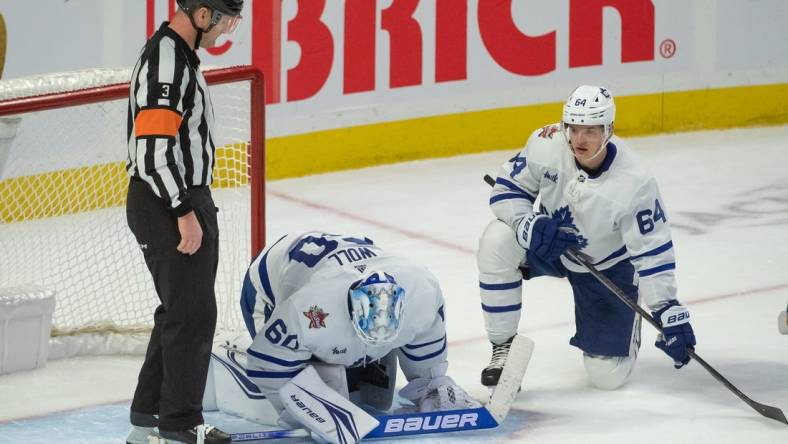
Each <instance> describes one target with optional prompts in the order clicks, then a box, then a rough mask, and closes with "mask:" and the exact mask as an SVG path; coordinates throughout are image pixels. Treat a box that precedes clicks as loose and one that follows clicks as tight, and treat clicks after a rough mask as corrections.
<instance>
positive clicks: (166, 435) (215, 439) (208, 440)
mask: <svg viewBox="0 0 788 444" xmlns="http://www.w3.org/2000/svg"><path fill="white" fill-rule="evenodd" d="M159 436H161V438H163V439H164V440H165V441H164V442H166V443H168V444H170V443H173V444H174V443H185V444H197V441H198V437H200V436H204V439H203V440H202V441H200V442H203V443H205V444H230V443H231V437H230V435H228V434H227V433H224V432H223V431H221V430H219V429H217V428H216V427H212V426H209V425H207V424H201V425H198V426H197V427H194V428H191V429H187V430H181V431H179V432H168V431H166V430H160V431H159ZM159 442H161V441H159Z"/></svg>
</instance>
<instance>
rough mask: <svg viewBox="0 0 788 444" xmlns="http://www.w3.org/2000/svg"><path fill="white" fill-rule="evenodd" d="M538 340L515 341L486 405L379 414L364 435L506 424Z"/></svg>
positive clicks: (258, 436)
mask: <svg viewBox="0 0 788 444" xmlns="http://www.w3.org/2000/svg"><path fill="white" fill-rule="evenodd" d="M533 350H534V342H533V341H532V340H531V339H529V338H527V337H525V336H521V335H516V336H515V337H514V340H513V341H512V346H511V348H510V351H509V356H508V357H507V358H506V363H505V364H504V366H503V370H502V371H501V377H500V379H499V381H498V385H497V386H496V388H495V390H494V391H493V394H492V396H491V397H490V402H488V403H487V405H486V406H484V407H477V408H473V409H461V410H442V411H435V412H423V413H404V414H395V415H382V416H376V417H375V419H377V420H378V421H379V422H380V425H378V427H376V428H375V429H374V430H372V431H371V432H369V433H368V434H366V435H365V436H364V438H363V439H370V438H391V437H394V436H409V435H426V434H430V433H446V432H460V431H469V430H482V429H492V428H495V427H498V426H499V425H500V424H501V423H503V421H504V419H506V416H507V415H508V413H509V410H510V409H511V407H512V402H514V398H515V396H516V395H517V392H518V391H519V390H520V385H521V383H522V381H523V377H524V376H525V371H526V370H527V368H528V362H529V361H530V360H531V353H533ZM231 436H232V442H245V441H259V440H265V439H280V438H301V437H308V436H310V433H309V431H308V430H305V429H292V430H269V431H264V432H249V433H235V434H232V435H231Z"/></svg>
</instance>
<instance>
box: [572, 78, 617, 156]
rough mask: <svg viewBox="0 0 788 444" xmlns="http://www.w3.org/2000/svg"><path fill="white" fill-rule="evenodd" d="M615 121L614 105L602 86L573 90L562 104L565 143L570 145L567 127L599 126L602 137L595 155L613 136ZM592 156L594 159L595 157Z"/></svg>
mask: <svg viewBox="0 0 788 444" xmlns="http://www.w3.org/2000/svg"><path fill="white" fill-rule="evenodd" d="M615 119H616V104H615V103H613V95H612V94H611V93H610V91H609V90H608V89H607V88H605V87H602V86H588V85H581V86H578V87H577V89H575V90H574V91H573V92H572V94H571V95H570V96H569V99H567V101H566V103H565V104H564V111H563V115H562V117H561V128H562V129H563V132H564V136H565V137H566V141H567V143H569V144H570V146H571V142H570V137H569V131H570V128H569V125H600V126H602V128H603V131H604V136H603V142H602V145H601V146H600V147H599V149H598V151H597V152H596V154H599V153H600V152H602V147H604V146H605V145H606V144H607V142H608V140H610V137H611V136H612V135H613V121H614V120H615ZM596 154H595V155H594V157H595V156H596Z"/></svg>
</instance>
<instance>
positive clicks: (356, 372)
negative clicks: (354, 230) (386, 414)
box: [214, 232, 480, 442]
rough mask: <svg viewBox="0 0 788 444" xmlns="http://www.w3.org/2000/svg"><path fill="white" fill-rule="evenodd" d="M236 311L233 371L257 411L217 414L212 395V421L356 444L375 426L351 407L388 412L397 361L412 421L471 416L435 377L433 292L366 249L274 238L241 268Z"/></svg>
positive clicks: (437, 306)
mask: <svg viewBox="0 0 788 444" xmlns="http://www.w3.org/2000/svg"><path fill="white" fill-rule="evenodd" d="M241 310H242V313H243V316H244V320H245V323H246V327H247V329H248V331H249V333H250V335H251V345H250V346H249V347H248V350H247V356H246V363H245V365H244V367H245V369H246V376H247V377H248V378H249V380H251V381H252V382H253V383H254V385H255V386H257V387H259V389H260V392H261V393H259V395H260V396H258V398H259V399H260V400H259V401H257V403H256V404H254V405H256V406H257V407H255V408H252V409H249V408H246V407H242V408H239V407H238V405H236V406H234V407H233V406H229V408H228V406H227V403H226V402H225V403H224V404H225V405H224V406H223V405H222V404H223V402H222V399H220V398H229V397H232V396H230V395H228V394H227V393H225V392H226V390H222V389H221V388H220V387H218V385H217V386H216V396H217V400H216V401H217V403H218V404H219V407H220V408H222V410H225V411H228V410H229V411H230V412H231V413H237V414H240V415H241V416H244V417H247V418H249V419H252V420H256V421H258V422H263V423H268V424H277V425H279V426H283V427H288V428H297V427H304V428H307V429H309V430H310V431H312V432H313V434H316V435H318V436H320V437H321V438H323V439H325V440H327V441H329V442H348V441H349V442H355V441H356V440H358V439H360V438H361V437H363V436H364V435H365V434H366V433H367V432H369V431H370V430H372V429H373V428H374V427H375V426H376V425H377V421H375V419H374V418H372V417H371V416H370V415H369V414H367V413H366V412H364V411H363V410H361V409H360V408H359V407H357V405H366V406H368V407H371V408H372V409H374V410H378V411H386V410H388V409H389V408H390V407H391V405H392V400H393V397H394V387H395V379H396V375H397V361H399V365H400V367H401V368H402V371H403V373H404V375H405V377H406V378H407V380H408V384H407V385H406V386H405V387H404V388H403V389H402V390H401V391H400V396H402V397H403V398H406V399H408V400H410V401H412V402H413V403H414V404H415V405H416V406H417V407H418V409H419V410H420V411H422V412H425V411H435V410H452V409H466V408H475V407H479V406H480V404H479V403H478V402H477V401H476V400H474V399H472V398H471V397H469V396H468V394H466V393H465V391H464V390H463V389H462V388H460V387H459V386H457V384H456V383H455V382H454V381H453V380H452V379H451V378H450V377H448V376H447V375H446V370H447V367H448V362H447V359H446V356H447V350H446V329H445V325H444V316H445V315H444V302H443V296H442V294H441V290H440V287H439V285H438V282H437V280H436V279H435V277H434V276H433V275H432V274H431V273H430V272H429V271H428V270H427V269H425V268H423V267H421V266H418V265H415V264H413V263H412V262H410V261H408V260H406V259H403V258H401V257H397V256H394V255H391V254H388V253H386V252H384V251H383V250H381V249H380V248H379V247H378V246H377V245H375V244H374V243H373V242H372V241H371V240H369V239H368V238H364V237H361V238H359V237H352V236H342V235H331V234H325V233H319V232H310V233H303V234H290V235H286V236H284V237H282V238H281V239H279V240H278V241H276V242H275V243H274V244H273V245H271V246H270V247H269V248H267V249H266V250H265V251H263V252H262V253H261V254H260V255H259V256H258V257H257V258H255V259H254V261H253V262H252V264H251V266H250V267H249V270H248V272H247V273H246V277H245V279H244V285H243V292H242V296H241ZM214 356H215V357H218V358H219V359H222V360H223V361H226V362H225V363H224V365H225V366H228V365H232V362H231V361H234V360H235V358H234V356H235V355H234V354H232V352H231V351H230V352H228V353H226V354H225V355H224V356H223V357H219V356H217V354H214ZM236 362H237V361H236ZM247 389H248V387H247ZM245 397H246V398H247V399H248V398H254V396H253V394H252V393H246V395H245ZM263 397H265V398H266V399H267V400H268V401H270V404H268V403H266V402H265V401H264V400H262V398H263ZM351 401H352V402H351ZM246 405H247V406H249V405H253V404H250V403H249V402H248V401H247V404H246ZM233 410H234V411H233ZM240 410H245V411H240ZM368 410H369V408H368Z"/></svg>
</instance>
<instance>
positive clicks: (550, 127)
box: [539, 125, 558, 139]
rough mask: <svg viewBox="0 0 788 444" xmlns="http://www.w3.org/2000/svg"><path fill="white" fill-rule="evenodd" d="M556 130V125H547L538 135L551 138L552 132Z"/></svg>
mask: <svg viewBox="0 0 788 444" xmlns="http://www.w3.org/2000/svg"><path fill="white" fill-rule="evenodd" d="M557 132H558V127H557V126H555V125H547V126H546V127H544V128H542V130H541V131H539V137H541V138H543V139H552V138H553V134H555V133H557Z"/></svg>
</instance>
